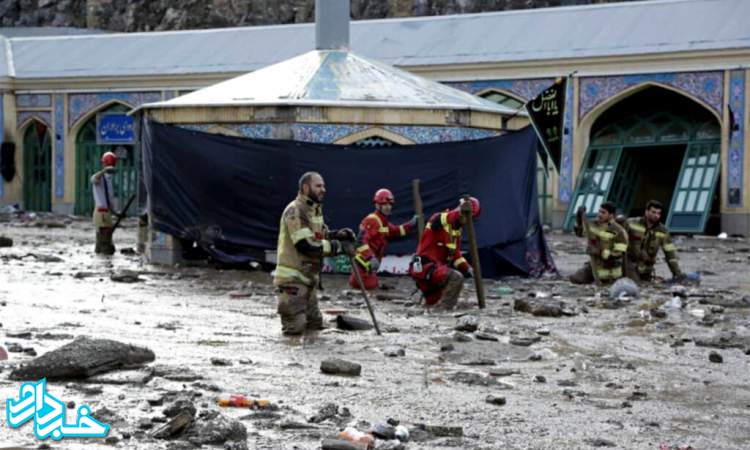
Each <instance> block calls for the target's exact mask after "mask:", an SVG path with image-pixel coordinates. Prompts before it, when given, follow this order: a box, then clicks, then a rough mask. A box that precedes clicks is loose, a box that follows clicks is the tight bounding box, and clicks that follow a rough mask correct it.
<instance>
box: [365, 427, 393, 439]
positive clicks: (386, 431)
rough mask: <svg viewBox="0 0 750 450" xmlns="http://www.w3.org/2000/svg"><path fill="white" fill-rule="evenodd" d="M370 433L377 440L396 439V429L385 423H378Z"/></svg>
mask: <svg viewBox="0 0 750 450" xmlns="http://www.w3.org/2000/svg"><path fill="white" fill-rule="evenodd" d="M370 432H371V433H372V435H373V436H375V437H376V438H378V439H385V440H391V439H396V427H394V426H393V425H389V424H387V423H379V424H377V425H375V426H374V427H372V430H371V431H370Z"/></svg>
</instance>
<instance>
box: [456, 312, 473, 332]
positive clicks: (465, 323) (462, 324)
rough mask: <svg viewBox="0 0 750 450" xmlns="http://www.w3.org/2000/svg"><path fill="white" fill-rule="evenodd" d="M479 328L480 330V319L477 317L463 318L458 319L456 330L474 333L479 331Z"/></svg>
mask: <svg viewBox="0 0 750 450" xmlns="http://www.w3.org/2000/svg"><path fill="white" fill-rule="evenodd" d="M477 328H479V319H478V318H477V316H463V317H460V318H459V319H458V323H457V324H456V326H455V327H454V330H456V331H466V332H469V333H473V332H475V331H477Z"/></svg>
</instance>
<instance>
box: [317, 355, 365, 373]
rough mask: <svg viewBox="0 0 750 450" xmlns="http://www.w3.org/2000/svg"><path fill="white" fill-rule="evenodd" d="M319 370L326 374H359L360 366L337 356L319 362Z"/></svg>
mask: <svg viewBox="0 0 750 450" xmlns="http://www.w3.org/2000/svg"><path fill="white" fill-rule="evenodd" d="M320 371H321V372H323V373H325V374H328V375H347V376H359V375H360V373H361V372H362V366H361V365H359V364H357V363H353V362H349V361H345V360H343V359H338V358H330V359H326V360H324V361H323V362H322V363H320Z"/></svg>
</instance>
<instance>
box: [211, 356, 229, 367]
mask: <svg viewBox="0 0 750 450" xmlns="http://www.w3.org/2000/svg"><path fill="white" fill-rule="evenodd" d="M211 365H212V366H231V365H232V361H230V360H228V359H223V358H211Z"/></svg>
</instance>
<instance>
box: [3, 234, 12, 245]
mask: <svg viewBox="0 0 750 450" xmlns="http://www.w3.org/2000/svg"><path fill="white" fill-rule="evenodd" d="M0 247H13V239H11V238H9V237H5V236H0Z"/></svg>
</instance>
